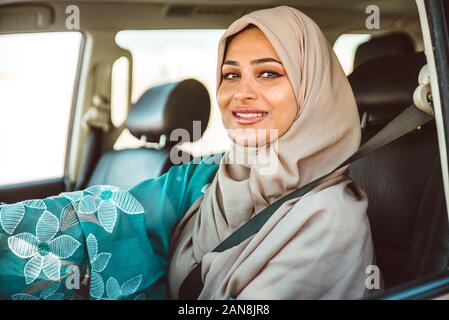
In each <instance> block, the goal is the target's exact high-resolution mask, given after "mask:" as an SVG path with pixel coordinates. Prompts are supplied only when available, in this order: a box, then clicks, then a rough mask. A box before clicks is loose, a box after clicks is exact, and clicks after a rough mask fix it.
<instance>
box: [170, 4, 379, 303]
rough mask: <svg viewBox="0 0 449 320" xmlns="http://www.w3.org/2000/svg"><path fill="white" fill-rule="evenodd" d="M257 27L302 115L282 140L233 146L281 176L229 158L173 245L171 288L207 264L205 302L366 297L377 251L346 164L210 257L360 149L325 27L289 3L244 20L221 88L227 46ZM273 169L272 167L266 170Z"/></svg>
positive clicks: (353, 112)
mask: <svg viewBox="0 0 449 320" xmlns="http://www.w3.org/2000/svg"><path fill="white" fill-rule="evenodd" d="M249 25H254V26H256V27H257V28H259V29H260V30H261V31H262V32H263V33H264V35H265V36H266V37H267V39H268V40H269V41H270V43H271V45H272V46H273V48H274V49H275V51H276V53H277V54H278V56H279V58H280V60H281V62H282V64H283V66H284V68H285V70H286V72H287V75H288V78H289V80H290V83H291V85H292V89H293V91H294V94H295V96H296V100H297V104H298V111H297V116H296V119H295V120H294V122H293V123H292V124H291V126H290V128H289V129H288V130H287V131H286V132H285V133H284V134H283V135H282V136H281V137H279V138H278V139H277V140H276V141H274V142H269V143H266V144H265V145H263V146H258V147H244V146H242V145H239V144H236V143H235V142H234V145H233V148H232V149H233V150H234V152H235V151H236V150H237V152H239V151H244V152H247V153H249V154H251V155H253V156H257V154H261V153H263V152H265V153H264V154H266V155H267V157H268V158H269V162H270V166H271V165H273V164H275V166H274V167H275V168H276V171H275V172H274V173H273V174H264V173H263V169H264V167H263V166H262V165H261V164H259V163H258V162H256V163H254V162H251V163H250V162H249V161H246V162H245V161H243V162H242V163H232V161H228V160H229V157H231V156H232V151H229V152H227V153H225V154H224V156H223V158H222V159H221V162H220V166H219V169H218V171H217V174H216V176H215V178H214V180H213V181H212V183H211V185H210V186H209V188H208V189H207V190H206V192H205V194H204V195H203V196H202V197H200V198H199V199H198V200H197V201H196V202H195V203H194V205H193V206H192V207H191V208H190V209H189V210H188V211H187V213H186V214H185V216H184V217H183V219H182V221H181V222H180V224H179V225H178V226H177V228H176V230H175V233H174V236H173V239H172V256H171V263H170V267H169V279H168V280H169V288H170V289H169V290H170V295H171V297H172V298H175V299H176V298H177V297H178V291H179V288H180V286H181V284H182V282H183V281H184V279H185V278H186V276H187V275H188V274H189V272H190V271H191V270H192V269H193V267H194V266H195V265H196V264H197V263H199V262H200V261H202V262H203V265H202V278H203V282H204V288H203V290H202V292H201V294H200V296H199V298H200V299H226V298H228V297H234V298H237V299H329V298H331V299H345V298H346V299H351V298H360V297H362V296H363V294H364V292H365V282H366V279H367V276H368V275H367V274H366V273H365V272H366V268H367V267H368V265H370V264H372V263H373V245H372V239H371V232H370V226H369V222H368V218H367V214H366V209H367V204H368V199H367V196H366V194H365V193H364V192H363V191H362V190H361V189H360V188H359V187H358V186H357V185H356V184H355V183H354V182H352V181H351V180H350V179H349V178H348V177H347V176H346V174H345V173H346V170H347V167H344V168H342V169H340V170H338V171H336V172H335V173H334V174H332V175H331V176H330V177H328V178H327V179H326V180H325V181H323V182H322V183H321V184H320V185H319V186H318V187H316V188H315V189H313V190H312V191H310V192H309V193H307V194H306V195H305V196H303V197H302V198H296V199H293V200H290V201H287V202H285V203H284V204H283V205H282V206H281V207H280V208H279V209H278V210H277V211H276V212H275V213H274V214H273V216H272V217H271V218H270V219H269V221H268V222H267V223H266V224H265V225H264V226H263V227H262V229H261V230H260V231H259V232H258V233H257V234H256V235H254V236H252V237H251V238H249V239H247V240H246V241H244V242H243V243H241V244H240V245H237V246H235V247H233V248H231V249H229V250H226V251H224V252H222V253H211V252H210V251H211V250H212V249H213V248H215V247H216V246H217V245H218V244H219V243H221V242H222V241H223V240H224V239H226V238H227V237H228V236H229V235H230V234H231V233H232V232H233V231H235V230H236V229H237V228H238V227H240V226H241V225H242V224H244V223H245V222H246V221H248V220H249V219H250V218H252V217H253V216H254V215H255V214H257V213H258V212H259V211H260V210H262V209H264V208H265V207H267V206H268V205H270V204H271V203H273V202H274V201H275V200H277V199H279V198H280V197H282V196H283V195H285V194H287V193H289V192H291V191H293V190H295V189H297V188H299V187H301V186H303V185H305V184H307V183H308V182H310V181H312V180H314V179H316V178H318V177H320V176H322V175H324V174H326V173H328V172H330V171H332V170H333V169H335V168H337V167H338V165H339V164H340V163H342V162H343V161H344V160H346V158H348V157H349V156H350V155H351V154H353V153H354V152H355V151H356V150H357V149H358V147H359V144H360V135H361V133H360V125H359V116H358V112H357V106H356V102H355V99H354V95H353V92H352V89H351V87H350V85H349V82H348V80H347V78H346V76H345V74H344V72H343V70H342V68H341V65H340V63H339V62H338V60H337V57H336V55H335V54H334V52H333V50H332V48H331V46H330V45H329V43H328V42H327V40H326V38H325V37H324V35H323V33H322V32H321V30H320V29H319V27H318V26H317V25H316V24H315V23H314V22H313V21H312V20H311V19H310V18H309V17H307V16H306V15H305V14H303V13H302V12H300V11H298V10H296V9H294V8H291V7H286V6H281V7H276V8H273V9H264V10H259V11H255V12H252V13H250V14H247V15H245V16H243V17H241V18H240V19H238V20H236V21H235V22H234V23H232V24H231V26H230V27H229V28H228V29H227V30H226V32H225V33H224V35H223V36H222V38H221V40H220V43H219V49H218V65H217V88H218V87H219V85H220V82H221V67H222V63H223V59H224V56H225V50H226V40H227V39H228V38H229V37H230V36H232V35H235V34H236V33H238V32H239V31H241V30H243V29H244V28H246V27H247V26H249ZM265 169H266V168H265Z"/></svg>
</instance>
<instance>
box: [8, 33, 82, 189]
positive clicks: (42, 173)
mask: <svg viewBox="0 0 449 320" xmlns="http://www.w3.org/2000/svg"><path fill="white" fill-rule="evenodd" d="M81 40H82V36H81V33H79V32H51V33H24V34H8V35H0V92H1V94H0V150H1V153H0V185H5V184H14V183H20V182H27V181H34V180H41V179H49V178H57V177H63V176H64V164H65V155H66V148H67V141H68V139H67V135H68V128H69V119H70V113H71V106H72V100H73V93H74V84H75V79H76V73H77V66H78V59H79V53H80V44H81Z"/></svg>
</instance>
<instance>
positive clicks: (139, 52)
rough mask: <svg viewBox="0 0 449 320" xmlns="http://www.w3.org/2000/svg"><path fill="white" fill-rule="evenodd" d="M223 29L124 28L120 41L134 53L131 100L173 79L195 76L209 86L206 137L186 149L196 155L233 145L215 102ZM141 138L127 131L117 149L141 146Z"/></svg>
mask: <svg viewBox="0 0 449 320" xmlns="http://www.w3.org/2000/svg"><path fill="white" fill-rule="evenodd" d="M223 33H224V30H125V31H120V32H119V33H118V34H117V36H116V42H117V44H118V45H119V46H120V47H122V48H124V49H127V50H129V51H130V52H131V53H132V56H133V63H132V65H133V85H132V102H136V101H137V100H138V99H139V97H140V96H141V95H142V94H143V93H144V92H145V91H146V90H148V89H149V88H151V87H153V86H155V85H158V84H161V83H165V82H172V81H179V80H182V79H186V78H194V79H196V80H199V81H201V82H202V83H203V84H204V85H205V86H206V87H207V89H208V91H209V95H210V98H211V106H212V109H211V118H210V121H209V126H208V128H207V130H206V132H205V133H204V135H203V137H202V138H201V139H200V140H199V141H198V142H195V143H186V144H184V145H183V149H184V150H186V151H188V152H190V153H192V154H193V155H194V156H201V155H207V154H213V153H218V152H222V151H225V150H227V149H228V148H229V147H230V144H229V140H228V137H227V134H226V130H225V129H224V127H223V124H222V122H221V116H220V111H219V109H218V105H217V102H216V95H215V86H216V78H215V77H216V73H215V72H216V65H217V50H218V41H219V39H220V37H221V36H222V35H223ZM139 144H140V141H138V139H137V138H135V137H133V136H132V135H131V134H130V133H129V131H127V130H125V131H124V132H123V134H122V136H120V137H119V139H118V140H117V142H116V144H115V146H114V149H116V150H118V149H123V148H131V147H135V146H138V145H139Z"/></svg>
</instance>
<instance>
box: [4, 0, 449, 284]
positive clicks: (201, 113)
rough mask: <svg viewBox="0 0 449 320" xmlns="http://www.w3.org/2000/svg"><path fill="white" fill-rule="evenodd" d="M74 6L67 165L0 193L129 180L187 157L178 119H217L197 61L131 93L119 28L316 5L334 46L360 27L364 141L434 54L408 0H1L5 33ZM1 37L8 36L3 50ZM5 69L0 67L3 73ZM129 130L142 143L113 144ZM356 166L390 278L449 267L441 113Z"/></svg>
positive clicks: (58, 22)
mask: <svg viewBox="0 0 449 320" xmlns="http://www.w3.org/2000/svg"><path fill="white" fill-rule="evenodd" d="M68 5H75V6H77V7H78V8H79V13H80V17H81V20H80V21H81V23H80V28H79V30H78V32H81V34H82V41H81V45H80V51H79V52H80V57H79V61H78V64H77V71H76V78H75V81H74V90H73V99H72V104H71V111H70V112H71V113H70V117H69V127H68V134H67V138H66V142H67V149H66V152H65V155H64V156H65V157H64V171H63V174H62V176H61V177H58V178H51V179H44V180H35V181H21V182H20V183H3V184H2V182H1V181H0V201H1V202H5V203H8V202H16V201H21V200H25V199H29V198H42V197H46V196H50V195H54V194H58V193H60V192H63V191H73V190H80V189H83V188H85V187H88V186H92V185H96V184H108V185H115V186H119V187H123V188H129V187H131V186H133V185H135V184H137V183H139V182H141V181H144V180H146V179H150V178H154V177H158V176H160V175H162V174H164V173H165V172H166V171H167V170H168V169H169V168H170V167H171V166H174V165H177V163H173V162H171V161H170V153H171V152H179V150H180V149H179V148H180V144H179V143H178V142H179V140H178V138H179V137H178V136H172V135H171V134H170V133H171V132H172V131H173V129H175V128H181V129H183V130H185V132H187V133H188V136H189V137H192V136H193V137H194V138H193V139H190V142H191V143H193V142H194V141H201V139H202V138H201V137H203V136H204V135H205V134H207V131H208V130H213V129H214V125H215V124H214V123H213V122H212V120H210V119H212V115H213V114H214V115H215V116H217V114H218V113H217V112H218V111H217V106H216V102H215V101H214V100H213V98H214V96H215V87H214V86H215V84H214V83H205V82H204V81H198V80H197V79H198V76H197V74H195V72H191V73H190V74H189V76H183V77H180V78H176V77H173V78H171V79H170V81H160V82H156V83H155V85H152V86H150V87H146V88H145V89H144V90H141V93H140V95H139V96H137V97H134V98H133V97H132V94H131V92H132V90H133V87H135V86H136V85H137V84H136V81H137V80H138V79H137V78H136V77H134V76H133V75H135V74H136V73H137V72H138V70H136V69H135V68H138V67H139V66H141V64H139V61H138V60H137V59H135V58H136V57H137V55H136V53H135V52H132V50H129V48H124V47H123V46H122V47H121V46H119V45H118V44H117V41H116V39H117V38H116V37H117V34H118V33H120V32H121V31H123V30H224V29H226V27H227V26H228V25H229V24H230V23H231V22H232V21H234V20H235V19H236V18H238V17H240V16H242V15H244V14H245V13H248V12H251V11H253V10H257V9H262V8H269V7H273V6H277V5H289V6H293V7H296V8H298V9H299V10H301V11H303V12H304V13H306V14H307V15H309V16H310V17H311V18H312V19H313V20H314V21H315V22H316V23H317V24H318V25H319V26H320V28H321V29H322V31H323V33H324V34H325V36H326V37H327V39H328V41H329V43H330V44H331V45H333V46H334V48H336V47H335V45H336V43H337V42H338V39H340V38H341V37H344V36H348V35H349V36H354V35H358V36H360V35H362V36H363V37H362V38H363V41H362V40H358V41H359V43H356V44H354V45H353V47H354V50H353V53H350V49H347V50H346V51H347V54H349V55H350V56H351V60H350V61H351V63H352V64H351V65H350V68H349V69H348V71H347V75H348V79H349V82H350V84H351V86H352V89H353V91H354V95H355V98H356V101H357V104H358V108H359V114H360V121H361V128H362V143H363V142H365V141H367V140H368V139H369V138H370V137H372V136H373V135H375V134H376V133H377V132H378V131H379V130H380V129H381V128H382V127H383V126H385V125H386V124H387V123H388V122H390V121H391V120H392V119H393V118H394V117H396V116H397V115H398V114H399V113H401V112H402V111H403V110H405V109H406V108H407V107H408V106H409V105H411V104H413V92H414V90H415V88H416V87H417V85H418V75H419V72H420V71H421V68H422V67H423V66H424V65H425V64H426V56H425V54H424V52H423V50H424V44H423V35H422V31H421V25H420V19H419V16H418V10H417V7H416V3H415V2H414V1H409V0H396V1H387V0H349V1H341V2H339V3H338V4H337V3H336V2H335V1H330V0H297V1H293V0H290V1H282V0H261V1H250V0H225V1H219V0H191V1H181V0H165V1H163V0H134V1H133V0H126V1H112V0H110V1H107V0H104V1H98V0H94V1H80V0H75V1H40V2H39V3H37V2H33V1H13V0H7V1H5V2H4V3H2V4H0V41H1V39H2V37H6V36H7V35H9V34H23V33H37V32H67V28H66V25H65V23H66V20H65V19H66V17H67V6H68ZM370 5H374V6H377V7H378V8H380V16H381V26H380V29H367V28H366V25H365V19H366V18H367V17H368V15H369V13H367V12H366V8H367V7H368V6H370ZM75 31H76V30H75ZM362 38H360V39H362ZM184 40H185V39H184ZM148 41H150V40H148ZM180 41H181V40H180ZM186 41H188V38H186ZM1 46H2V42H0V52H1ZM154 47H157V43H156V44H154ZM348 48H349V47H348ZM212 55H213V53H212ZM184 56H187V53H183V52H176V59H180V60H182V59H184ZM0 57H1V53H0ZM122 57H125V59H126V60H127V62H128V64H129V68H128V71H127V73H125V76H124V79H125V80H124V81H126V88H125V91H127V98H125V100H126V103H125V105H126V110H125V111H126V112H125V116H124V117H123V119H124V120H123V121H122V123H120V124H118V125H116V124H114V123H113V121H112V119H111V118H112V116H111V100H112V99H113V94H114V93H113V91H114V88H113V86H112V85H111V78H112V76H113V64H114V63H115V62H116V61H117V60H118V59H119V58H122ZM215 58H216V57H215V56H214V55H213V56H212V57H211V59H212V60H214V59H215ZM134 60H135V61H134ZM204 68H210V66H209V65H206V64H205V65H204ZM214 68H215V66H212V69H213V70H212V71H215V69H214ZM345 71H346V70H345ZM1 72H2V69H1V68H0V83H1V81H2V77H1V76H2V74H1ZM139 72H146V73H151V72H152V70H151V69H148V70H140V71H139ZM136 79H137V80H136ZM0 104H1V102H0ZM5 107H7V106H5ZM2 116H3V115H2ZM194 121H201V123H208V121H209V125H208V126H207V128H206V127H204V128H201V130H200V131H199V132H193V131H194V130H195V129H194V128H192V123H193V122H194ZM125 131H126V132H128V134H129V135H131V136H132V138H133V139H134V140H133V141H134V142H135V143H134V144H133V145H130V146H125V147H123V148H119V149H118V148H114V145H115V144H116V143H117V141H118V140H119V139H120V137H121V135H122V134H123V132H125ZM55 134H58V133H55ZM29 135H30V136H31V135H32V133H29ZM32 143H36V142H32ZM205 144H206V145H208V146H210V147H212V146H213V147H216V148H215V149H213V148H210V149H207V148H206V149H207V150H206V149H204V150H206V151H204V150H203V151H201V150H200V151H199V152H196V153H195V152H192V153H191V159H193V158H195V157H201V156H207V155H209V154H213V153H217V152H222V151H225V150H226V148H225V147H223V148H222V149H220V148H221V141H214V140H213V139H212V141H211V140H208V141H207V142H205ZM187 145H188V143H187ZM187 150H188V149H187ZM211 150H212V151H211ZM0 163H1V162H0ZM5 169H6V168H5ZM1 170H4V169H2V168H0V172H1ZM349 176H350V177H351V178H352V179H354V181H356V182H357V183H358V184H359V185H360V186H361V188H362V189H363V190H365V192H366V193H367V194H368V198H369V206H368V216H369V220H370V225H371V230H372V234H373V240H374V244H375V252H376V259H377V264H378V266H379V268H380V270H381V272H382V276H383V280H384V283H385V286H386V288H391V287H393V286H396V285H400V284H403V283H406V282H408V281H411V280H414V279H418V278H420V277H423V276H427V275H431V274H434V273H439V272H442V271H444V270H448V262H449V226H448V214H447V207H446V202H445V194H444V188H443V177H442V171H441V160H440V153H439V144H438V137H437V130H436V125H435V122H434V121H431V122H430V123H428V124H426V125H424V126H422V127H420V128H418V129H417V130H415V131H414V132H412V133H410V134H408V135H406V136H404V137H402V138H400V139H399V140H397V141H395V142H393V143H391V144H389V145H388V146H386V147H384V148H382V149H380V150H378V151H376V152H373V153H371V154H369V155H368V156H366V157H364V158H362V159H360V160H358V161H356V162H355V163H353V164H352V165H351V167H350V171H349Z"/></svg>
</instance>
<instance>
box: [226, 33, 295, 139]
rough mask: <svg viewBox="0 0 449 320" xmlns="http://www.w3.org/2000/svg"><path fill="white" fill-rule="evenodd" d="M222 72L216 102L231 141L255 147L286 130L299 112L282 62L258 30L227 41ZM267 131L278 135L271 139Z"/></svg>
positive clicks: (239, 34)
mask: <svg viewBox="0 0 449 320" xmlns="http://www.w3.org/2000/svg"><path fill="white" fill-rule="evenodd" d="M221 72H222V80H221V84H220V87H219V88H218V94H217V101H218V105H219V107H220V111H221V115H222V119H223V124H224V126H225V127H226V128H227V129H231V130H230V135H231V138H232V139H234V140H235V141H236V142H238V143H240V144H244V145H246V146H254V145H257V144H258V143H261V144H264V142H268V141H271V140H272V139H275V138H277V137H280V136H282V135H283V134H284V133H285V132H286V131H287V130H288V128H289V127H290V125H291V124H292V123H293V121H294V120H295V117H296V114H297V111H298V106H297V102H296V98H295V95H294V92H293V89H292V87H291V84H290V81H289V79H288V76H287V72H286V70H285V69H284V67H283V65H282V62H281V61H280V59H279V57H278V55H277V54H276V52H275V50H274V49H273V47H272V46H271V43H270V42H269V41H268V39H267V38H266V37H265V35H264V34H263V33H262V32H261V31H260V30H259V29H258V28H256V27H250V28H248V29H245V30H243V31H241V32H240V33H238V34H237V35H236V36H235V37H234V38H233V39H232V40H231V41H230V43H229V45H228V46H227V50H226V53H225V58H224V62H223V65H222V69H221ZM247 129H249V130H247ZM260 129H264V130H260ZM270 129H274V130H277V136H273V135H271V136H270ZM253 132H257V133H256V135H254V134H251V133H253ZM261 138H262V139H261Z"/></svg>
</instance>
